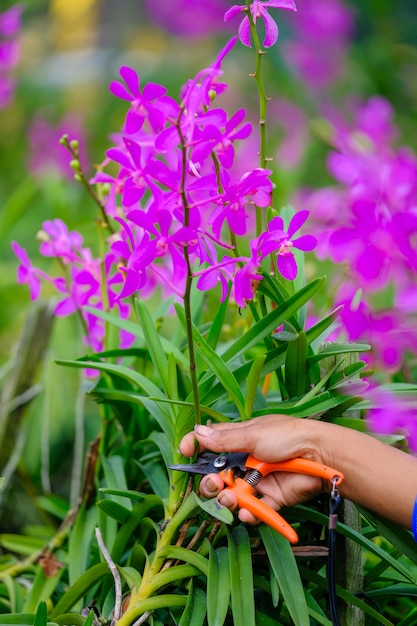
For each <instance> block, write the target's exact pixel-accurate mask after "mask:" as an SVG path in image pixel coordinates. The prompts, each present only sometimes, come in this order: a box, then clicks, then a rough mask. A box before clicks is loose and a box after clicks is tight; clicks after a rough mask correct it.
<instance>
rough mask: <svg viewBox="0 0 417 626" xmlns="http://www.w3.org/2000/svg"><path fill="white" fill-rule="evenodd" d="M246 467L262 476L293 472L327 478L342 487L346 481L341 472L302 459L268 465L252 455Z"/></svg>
mask: <svg viewBox="0 0 417 626" xmlns="http://www.w3.org/2000/svg"><path fill="white" fill-rule="evenodd" d="M246 467H247V468H248V469H256V470H258V471H259V472H261V474H262V476H266V475H267V474H271V473H272V472H292V473H295V474H308V475H309V476H317V477H318V478H326V479H327V480H329V481H330V482H332V481H333V480H336V485H340V483H341V482H342V481H343V479H344V475H343V474H342V472H339V471H338V470H336V469H334V468H333V467H329V466H328V465H322V464H321V463H316V462H315V461H310V460H309V459H303V458H301V457H299V458H295V459H289V460H288V461H280V462H278V463H266V462H264V461H260V460H259V459H257V458H256V457H254V456H252V455H251V454H250V455H249V456H248V458H247V460H246Z"/></svg>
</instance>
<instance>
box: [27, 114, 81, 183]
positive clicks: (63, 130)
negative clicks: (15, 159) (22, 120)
mask: <svg viewBox="0 0 417 626" xmlns="http://www.w3.org/2000/svg"><path fill="white" fill-rule="evenodd" d="M28 135H29V169H30V171H31V172H32V174H34V175H35V176H36V177H40V178H42V177H43V176H48V175H51V174H55V175H56V174H57V175H59V176H63V177H64V178H66V179H67V180H73V179H74V170H73V169H72V168H71V166H70V161H71V158H72V157H71V155H70V153H69V152H68V150H67V148H65V147H64V146H62V145H61V144H60V139H61V137H62V136H63V135H68V138H69V140H70V141H71V140H72V139H76V140H77V141H78V142H79V152H80V163H81V166H82V168H83V169H85V168H86V166H87V164H88V158H87V154H86V150H85V145H86V141H85V134H84V128H83V124H82V121H81V118H79V117H78V116H76V115H66V116H65V117H63V118H62V119H61V120H60V122H59V123H58V124H57V125H56V126H53V125H52V124H50V122H48V121H47V120H46V119H44V118H42V117H40V116H38V117H35V118H34V119H33V120H32V122H31V123H30V126H29V132H28Z"/></svg>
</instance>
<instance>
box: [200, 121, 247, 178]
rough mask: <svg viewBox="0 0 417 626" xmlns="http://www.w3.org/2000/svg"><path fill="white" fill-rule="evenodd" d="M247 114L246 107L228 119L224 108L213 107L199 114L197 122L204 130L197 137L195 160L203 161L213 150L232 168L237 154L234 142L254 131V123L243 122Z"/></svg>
mask: <svg viewBox="0 0 417 626" xmlns="http://www.w3.org/2000/svg"><path fill="white" fill-rule="evenodd" d="M245 115H246V111H245V109H240V110H239V111H236V113H235V114H234V115H232V117H231V118H230V119H229V120H228V119H227V115H226V112H225V111H224V110H223V109H212V110H210V111H208V112H207V113H205V114H204V115H201V116H199V118H198V119H197V122H198V126H199V127H200V128H202V131H201V134H200V136H199V137H198V138H197V139H196V142H197V145H195V147H194V149H193V160H194V161H197V162H199V163H203V162H204V161H205V160H206V159H207V158H208V157H209V156H210V154H211V153H212V152H215V153H216V154H217V157H218V159H219V161H220V163H221V164H222V165H223V167H225V168H226V169H229V168H231V167H232V165H233V160H234V155H235V151H234V148H233V142H234V141H236V140H238V139H247V137H249V135H250V134H251V132H252V124H250V123H249V122H246V123H245V124H242V122H243V120H244V118H245ZM241 124H242V125H241ZM240 125H241V126H240Z"/></svg>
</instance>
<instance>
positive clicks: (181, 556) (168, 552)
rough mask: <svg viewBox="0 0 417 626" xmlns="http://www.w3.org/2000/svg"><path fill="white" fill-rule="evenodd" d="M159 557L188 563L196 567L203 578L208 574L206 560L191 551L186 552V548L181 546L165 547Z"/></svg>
mask: <svg viewBox="0 0 417 626" xmlns="http://www.w3.org/2000/svg"><path fill="white" fill-rule="evenodd" d="M160 555H161V556H164V557H166V558H167V559H175V560H177V561H184V563H189V564H190V565H193V566H194V567H197V568H198V569H199V570H200V572H201V573H202V574H204V575H205V576H207V574H208V571H209V561H208V559H207V558H206V557H205V556H202V555H201V554H198V553H197V552H194V551H193V550H188V549H187V548H183V547H181V546H166V547H165V548H162V550H160Z"/></svg>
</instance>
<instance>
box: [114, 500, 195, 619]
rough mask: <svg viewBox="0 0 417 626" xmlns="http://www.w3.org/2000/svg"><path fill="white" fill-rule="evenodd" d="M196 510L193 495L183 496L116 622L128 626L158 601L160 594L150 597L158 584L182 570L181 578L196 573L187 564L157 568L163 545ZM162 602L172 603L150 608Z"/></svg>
mask: <svg viewBox="0 0 417 626" xmlns="http://www.w3.org/2000/svg"><path fill="white" fill-rule="evenodd" d="M198 510H199V507H198V504H196V502H195V500H194V499H193V498H186V499H185V500H184V501H183V503H182V504H181V506H180V508H179V509H178V511H177V512H176V514H175V515H174V516H173V517H172V518H171V519H170V520H169V522H168V524H167V525H166V527H165V529H164V530H163V532H162V533H161V535H160V537H159V540H158V544H157V547H156V550H155V554H154V558H153V560H152V563H151V564H150V565H149V567H147V568H146V570H145V572H144V574H143V578H142V582H141V584H140V586H139V587H138V588H137V589H132V592H131V596H130V602H129V606H128V608H127V610H126V612H125V613H124V615H123V616H122V617H121V618H120V620H119V621H118V622H117V625H118V626H128V625H129V624H132V622H133V621H135V620H136V619H137V618H138V617H139V616H140V615H142V614H143V613H145V612H146V611H149V610H151V609H150V608H149V606H150V605H152V606H153V602H158V599H161V598H163V597H164V596H155V597H153V594H155V593H156V592H157V591H158V589H160V588H161V587H163V586H165V585H167V584H169V583H171V582H173V581H175V580H177V579H178V573H181V574H182V575H181V578H182V579H185V578H190V577H191V576H194V575H196V574H199V573H200V572H199V570H197V569H196V568H195V567H193V566H190V565H186V566H184V568H183V569H182V570H178V569H176V570H175V571H174V572H170V570H169V569H165V570H163V571H161V569H162V566H163V565H164V562H165V560H166V557H165V556H164V554H163V550H164V548H166V547H167V546H170V545H172V542H173V540H174V538H175V537H176V535H177V533H178V531H179V530H180V529H181V527H182V526H183V524H184V523H185V522H186V521H187V520H189V519H190V518H192V517H193V516H194V515H195V514H196V513H197V512H198ZM171 597H176V596H171ZM162 602H164V601H162ZM165 606H172V604H171V603H169V604H168V605H167V604H163V603H161V604H157V605H156V606H155V607H153V608H154V609H156V608H162V607H165Z"/></svg>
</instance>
